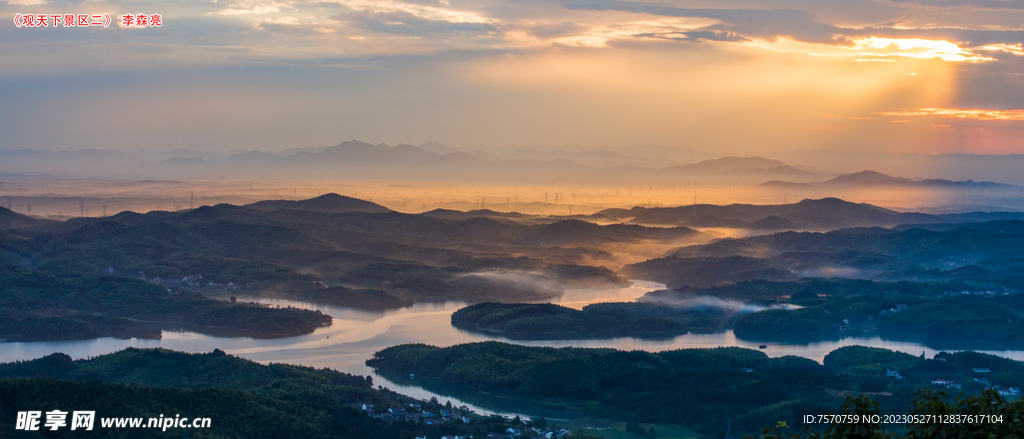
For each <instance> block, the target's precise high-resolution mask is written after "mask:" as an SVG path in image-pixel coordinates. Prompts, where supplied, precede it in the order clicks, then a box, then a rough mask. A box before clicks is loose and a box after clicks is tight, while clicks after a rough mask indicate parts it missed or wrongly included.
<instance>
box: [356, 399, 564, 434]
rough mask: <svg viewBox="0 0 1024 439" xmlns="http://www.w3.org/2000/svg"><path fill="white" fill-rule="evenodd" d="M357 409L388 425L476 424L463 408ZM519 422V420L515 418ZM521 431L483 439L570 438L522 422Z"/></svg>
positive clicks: (416, 405)
mask: <svg viewBox="0 0 1024 439" xmlns="http://www.w3.org/2000/svg"><path fill="white" fill-rule="evenodd" d="M356 407H358V408H359V409H360V410H362V411H363V412H365V413H366V414H367V415H368V416H369V417H371V418H373V419H380V420H382V421H387V422H395V421H406V422H416V423H422V424H426V425H433V424H444V423H447V422H461V423H463V424H469V423H472V422H474V421H475V420H474V419H473V418H471V417H469V416H467V414H468V409H465V407H462V408H461V409H459V410H456V409H451V408H446V407H441V408H440V409H438V410H437V413H434V412H433V411H431V410H424V409H423V405H422V404H420V403H416V402H414V403H410V404H409V406H408V407H404V406H391V407H388V409H387V410H381V411H377V410H375V409H374V407H373V404H370V403H367V402H359V401H357V402H356ZM516 419H518V418H516ZM522 422H523V426H522V428H513V427H510V428H508V429H506V430H505V431H502V432H497V433H488V434H487V436H485V437H486V438H487V439H519V438H522V437H524V436H525V437H538V438H543V439H561V438H564V437H566V436H569V435H570V434H572V432H570V431H569V430H566V429H564V428H560V429H553V428H550V427H544V428H539V427H531V426H529V422H528V421H525V420H524V421H522ZM470 438H473V436H456V435H445V436H442V437H441V438H440V439H470ZM416 439H436V438H427V437H417V438H416Z"/></svg>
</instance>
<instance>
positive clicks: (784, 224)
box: [585, 198, 1024, 233]
mask: <svg viewBox="0 0 1024 439" xmlns="http://www.w3.org/2000/svg"><path fill="white" fill-rule="evenodd" d="M585 219H589V220H591V221H595V222H600V223H620V222H625V223H630V224H642V225H651V226H686V227H692V228H708V227H723V228H737V229H745V230H748V231H751V232H755V233H770V232H776V231H783V230H808V231H827V230H835V229H841V228H849V227H893V226H897V225H901V224H942V223H966V222H980V221H993V220H1007V219H1024V212H975V213H971V214H943V215H930V214H923V213H903V212H896V211H893V210H889V209H884V208H881V207H878V206H873V205H870V204H862V203H851V202H849V201H844V200H841V199H838V198H823V199H819V200H811V199H807V200H803V201H800V202H798V203H793V204H779V205H752V204H730V205H725V206H716V205H710V204H696V205H691V206H678V207H656V208H646V207H640V206H638V207H634V208H632V209H606V210H602V211H600V212H597V213H595V214H593V215H589V216H587V217H585Z"/></svg>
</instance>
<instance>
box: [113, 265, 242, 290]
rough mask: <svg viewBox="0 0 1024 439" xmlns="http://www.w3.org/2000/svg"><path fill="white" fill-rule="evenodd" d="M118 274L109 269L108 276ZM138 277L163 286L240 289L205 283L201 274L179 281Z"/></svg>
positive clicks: (144, 273) (175, 279) (176, 279)
mask: <svg viewBox="0 0 1024 439" xmlns="http://www.w3.org/2000/svg"><path fill="white" fill-rule="evenodd" d="M116 273H117V270H115V269H114V267H107V274H116ZM136 276H138V277H139V278H140V279H142V280H148V281H150V282H152V283H155V284H162V285H189V286H193V287H212V288H224V289H226V290H237V289H238V288H239V287H240V286H239V285H235V283H234V282H228V283H226V284H224V283H220V282H208V281H204V280H203V275H201V274H196V275H189V276H185V277H182V278H181V279H178V278H167V279H164V278H162V277H160V276H154V277H152V278H146V272H145V271H140V272H138V273H137V274H136ZM252 285H253V284H252V283H251V282H250V283H248V284H246V286H249V287H251V286H252Z"/></svg>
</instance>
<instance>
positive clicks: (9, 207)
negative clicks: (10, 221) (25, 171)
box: [7, 197, 14, 210]
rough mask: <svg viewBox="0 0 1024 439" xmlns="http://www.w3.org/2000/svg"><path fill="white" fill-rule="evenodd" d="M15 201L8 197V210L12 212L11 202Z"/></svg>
mask: <svg viewBox="0 0 1024 439" xmlns="http://www.w3.org/2000/svg"><path fill="white" fill-rule="evenodd" d="M13 199H14V197H7V210H11V200H13Z"/></svg>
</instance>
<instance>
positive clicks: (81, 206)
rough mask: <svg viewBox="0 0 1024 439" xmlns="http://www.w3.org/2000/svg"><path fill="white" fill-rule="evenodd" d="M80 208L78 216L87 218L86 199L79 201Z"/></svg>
mask: <svg viewBox="0 0 1024 439" xmlns="http://www.w3.org/2000/svg"><path fill="white" fill-rule="evenodd" d="M78 210H79V215H78V217H79V218H85V202H84V201H79V202H78Z"/></svg>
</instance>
